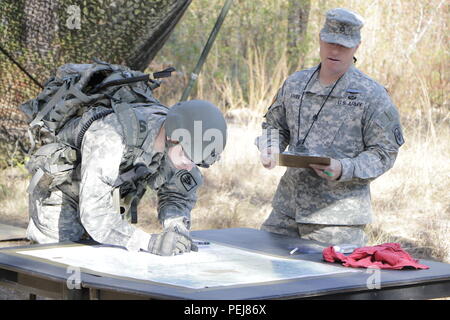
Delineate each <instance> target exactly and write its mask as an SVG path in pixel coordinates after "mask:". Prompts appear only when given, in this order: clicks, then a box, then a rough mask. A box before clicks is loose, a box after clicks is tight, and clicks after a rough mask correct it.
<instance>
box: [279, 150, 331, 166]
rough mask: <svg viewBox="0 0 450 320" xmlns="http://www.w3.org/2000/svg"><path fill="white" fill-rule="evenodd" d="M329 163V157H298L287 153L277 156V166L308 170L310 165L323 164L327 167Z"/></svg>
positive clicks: (298, 155)
mask: <svg viewBox="0 0 450 320" xmlns="http://www.w3.org/2000/svg"><path fill="white" fill-rule="evenodd" d="M330 162H331V158H330V157H324V156H318V155H300V154H293V153H288V152H283V153H280V154H278V162H277V165H279V166H284V167H293V168H310V167H309V165H310V164H323V165H329V164H330Z"/></svg>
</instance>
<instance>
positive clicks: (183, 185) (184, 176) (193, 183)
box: [175, 170, 200, 193]
mask: <svg viewBox="0 0 450 320" xmlns="http://www.w3.org/2000/svg"><path fill="white" fill-rule="evenodd" d="M175 175H176V180H175V181H176V184H177V185H178V187H179V188H180V189H181V190H182V191H185V192H188V193H189V192H191V191H192V190H194V189H195V187H197V186H198V185H199V183H200V181H197V180H196V179H195V177H194V176H193V175H192V174H191V173H190V172H189V171H187V170H180V171H177V172H176V174H175Z"/></svg>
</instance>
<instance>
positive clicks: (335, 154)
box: [257, 66, 404, 245]
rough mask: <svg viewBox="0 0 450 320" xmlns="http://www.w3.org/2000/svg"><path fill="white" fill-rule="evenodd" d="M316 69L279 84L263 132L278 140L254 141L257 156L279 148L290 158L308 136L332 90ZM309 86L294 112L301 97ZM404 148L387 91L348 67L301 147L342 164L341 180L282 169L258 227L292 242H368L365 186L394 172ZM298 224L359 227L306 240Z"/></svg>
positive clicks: (309, 171) (368, 209)
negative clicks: (269, 206)
mask: <svg viewBox="0 0 450 320" xmlns="http://www.w3.org/2000/svg"><path fill="white" fill-rule="evenodd" d="M316 69H317V67H314V68H311V69H308V70H304V71H300V72H296V73H294V74H292V75H291V76H289V77H288V79H287V80H286V81H285V82H284V84H283V86H282V87H281V89H280V90H279V91H278V94H277V96H276V98H275V100H274V102H273V103H272V105H271V106H270V107H269V110H268V112H267V113H266V115H265V118H266V121H265V122H264V123H263V124H262V128H263V130H278V135H270V134H268V135H263V136H261V137H259V138H258V139H257V145H258V147H259V148H260V150H262V149H263V148H265V147H271V146H273V145H277V146H279V151H280V152H283V151H284V150H285V148H286V147H287V146H288V145H289V151H293V150H294V148H295V146H296V144H297V142H298V141H299V140H302V139H303V138H304V137H305V135H306V131H307V130H308V129H309V126H310V124H311V122H312V119H313V116H314V115H315V114H317V112H318V110H319V108H320V106H321V104H322V103H323V101H324V99H325V98H326V96H327V95H328V94H329V92H330V87H323V86H322V85H321V84H320V82H319V80H318V72H316V73H315V74H314V71H315V70H316ZM313 74H314V75H313ZM311 77H312V78H311ZM309 79H311V81H310V84H309V85H308V87H307V89H306V91H305V93H304V98H303V103H302V106H301V110H299V105H300V99H301V96H302V92H301V91H302V90H303V88H304V87H305V84H306V83H307V81H308V80H309ZM299 112H300V114H299ZM263 137H264V138H263ZM403 143H404V140H403V136H402V129H401V125H400V121H399V114H398V112H397V109H396V107H395V106H394V105H393V103H392V101H391V100H390V98H389V96H388V94H387V92H386V90H385V88H384V87H382V86H381V85H379V84H378V83H377V82H375V81H374V80H372V79H370V78H369V77H367V76H366V75H364V74H363V73H362V72H361V71H359V70H358V69H356V68H355V67H354V66H352V67H350V68H349V70H348V71H347V72H346V73H345V74H344V76H343V77H342V78H341V79H340V81H339V82H338V83H337V85H336V87H335V89H334V90H333V92H332V93H331V95H330V97H329V99H328V100H327V102H326V104H325V106H324V107H323V109H322V111H321V112H320V114H319V116H318V118H317V121H316V122H315V124H314V126H313V127H312V129H311V131H310V133H309V135H308V137H307V139H306V141H305V146H306V147H307V149H308V150H309V151H310V152H312V153H318V154H324V153H325V154H326V155H327V156H329V157H331V158H334V159H337V160H339V161H340V162H341V164H342V175H341V177H340V179H338V180H336V181H329V180H326V179H323V178H321V177H319V176H317V175H316V174H315V172H314V171H313V170H312V169H299V168H287V171H286V173H285V174H284V175H283V177H282V178H281V181H280V183H279V185H278V188H277V191H276V194H275V196H274V199H273V202H272V205H273V211H272V213H271V215H270V216H269V218H268V219H267V220H266V222H265V223H264V224H263V227H262V228H263V229H266V230H268V231H272V232H277V233H284V234H290V235H295V234H297V236H298V233H300V235H301V236H303V235H304V234H308V235H309V237H310V238H311V239H316V240H319V241H323V240H328V241H325V242H336V241H341V240H339V239H342V241H343V240H345V241H346V242H347V240H350V239H352V238H353V241H349V242H353V243H356V244H358V245H363V244H364V242H365V235H364V232H361V230H362V229H363V227H364V225H365V224H367V223H369V222H371V204H370V189H369V184H370V182H371V181H372V180H373V179H375V178H377V177H378V176H380V175H381V174H383V173H384V172H386V171H387V170H389V169H390V168H391V167H392V166H393V164H394V161H395V159H396V156H397V153H398V149H399V147H400V146H401V145H402V144H403ZM298 224H300V225H298ZM303 224H312V225H322V226H323V227H327V228H328V227H329V226H331V225H332V226H358V227H353V228H350V229H348V228H346V230H344V231H343V232H344V233H345V232H347V233H348V232H350V236H345V235H344V236H336V230H333V229H328V230H329V234H328V235H329V236H328V237H324V236H323V235H318V236H317V237H315V236H314V234H319V233H318V232H312V233H311V230H307V229H308V227H311V226H302V225H303ZM315 228H316V229H317V228H318V227H317V226H316V227H315Z"/></svg>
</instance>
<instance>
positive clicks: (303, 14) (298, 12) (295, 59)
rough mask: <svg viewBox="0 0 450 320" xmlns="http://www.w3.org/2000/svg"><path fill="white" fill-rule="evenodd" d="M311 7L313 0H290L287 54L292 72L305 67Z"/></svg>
mask: <svg viewBox="0 0 450 320" xmlns="http://www.w3.org/2000/svg"><path fill="white" fill-rule="evenodd" d="M310 9H311V0H289V6H288V30H287V47H288V49H287V54H288V63H289V71H290V72H291V73H292V72H294V71H296V70H298V69H299V68H300V69H301V68H303V67H304V57H305V55H306V52H307V50H308V42H307V39H306V29H307V27H308V18H309V11H310Z"/></svg>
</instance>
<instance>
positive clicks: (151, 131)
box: [27, 106, 202, 250]
mask: <svg viewBox="0 0 450 320" xmlns="http://www.w3.org/2000/svg"><path fill="white" fill-rule="evenodd" d="M134 109H135V113H136V114H137V115H138V117H139V118H140V119H142V120H143V122H140V123H141V125H142V126H146V128H143V130H147V131H148V133H147V135H146V138H145V141H143V148H142V150H145V152H143V153H142V152H141V154H140V155H139V156H136V152H135V150H130V148H128V147H127V143H126V141H125V140H126V138H125V137H124V134H123V131H122V127H121V123H120V122H119V119H118V116H117V115H116V113H112V114H110V115H108V116H106V117H104V118H102V119H99V120H96V121H94V122H93V123H92V125H91V126H90V127H89V129H88V130H87V131H86V133H85V135H84V138H83V143H82V145H81V156H82V159H81V165H80V166H79V168H78V170H74V172H73V178H72V179H71V180H72V181H71V182H70V183H64V184H62V185H59V186H57V187H56V188H53V189H52V188H50V190H48V188H47V189H45V188H44V187H41V186H40V185H37V186H36V187H35V188H34V190H33V192H32V193H31V194H30V213H31V219H30V224H29V227H28V232H27V233H28V237H29V238H30V239H31V240H35V241H37V242H40V243H43V242H55V241H74V240H78V239H80V238H81V236H82V235H83V234H84V232H85V231H86V232H87V233H88V234H89V235H90V236H91V237H92V238H93V239H94V240H96V241H97V242H100V243H104V244H112V245H119V246H123V247H126V248H128V249H129V250H139V249H147V245H148V241H149V235H148V234H146V233H145V232H143V231H142V230H140V229H138V228H136V227H134V226H132V225H131V224H130V223H129V222H128V221H127V219H124V218H123V217H122V215H121V214H120V212H119V210H120V209H118V208H119V207H121V208H122V209H123V208H124V202H126V199H127V196H129V195H131V194H134V195H136V190H137V189H138V190H139V192H137V195H138V197H139V198H140V197H142V195H143V192H145V188H146V186H148V187H150V188H152V189H154V190H156V191H157V195H158V208H157V210H158V218H159V220H160V221H161V222H162V221H164V220H165V219H167V218H170V217H175V216H185V217H187V218H188V219H189V218H190V211H191V210H192V208H193V207H194V205H195V203H196V199H197V196H196V190H197V188H198V186H200V185H201V183H202V177H201V173H200V171H199V169H198V168H197V167H194V168H193V169H192V170H191V171H190V172H188V171H186V170H177V169H175V168H174V167H173V165H171V163H170V160H169V159H168V158H167V156H166V155H165V152H155V151H154V150H153V145H154V142H155V139H156V137H157V135H158V133H159V130H160V128H161V126H162V124H163V122H164V120H165V115H164V114H160V113H158V112H156V113H155V112H154V111H155V110H153V109H152V107H149V106H145V107H136V108H134ZM87 116H88V115H87ZM141 129H142V128H141ZM64 130H66V131H67V132H66V133H65V132H62V133H61V134H60V135H65V134H66V135H70V136H76V134H74V133H73V131H74V128H73V127H71V126H70V125H68V126H67V129H64ZM65 140H67V139H65ZM142 150H141V151H142ZM140 164H146V166H145V172H144V173H145V174H142V175H139V174H138V175H136V172H139V170H137V168H140ZM142 168H143V167H142ZM186 176H189V177H186ZM187 178H189V179H187ZM117 192H120V193H117ZM115 194H117V195H119V194H120V206H119V203H117V202H118V201H119V197H115ZM146 214H150V213H146Z"/></svg>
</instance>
